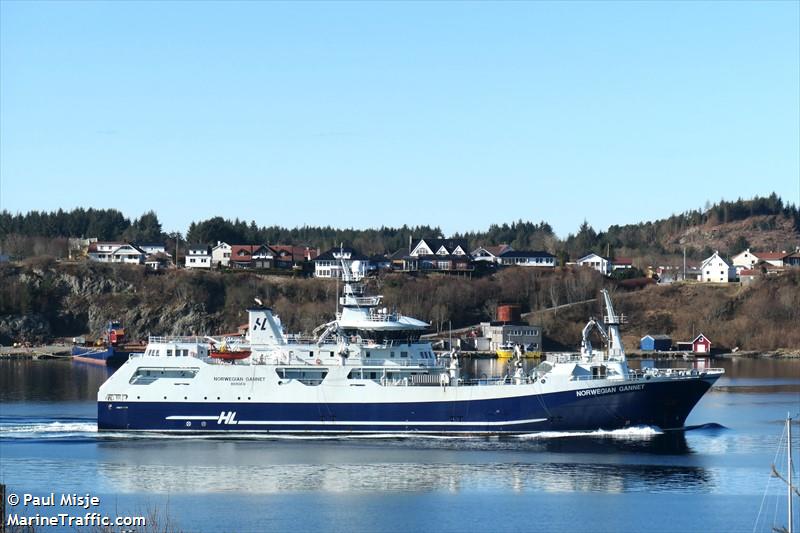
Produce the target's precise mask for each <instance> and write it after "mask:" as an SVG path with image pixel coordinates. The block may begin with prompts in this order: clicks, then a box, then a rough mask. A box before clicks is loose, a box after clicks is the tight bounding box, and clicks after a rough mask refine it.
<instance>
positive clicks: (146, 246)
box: [133, 242, 172, 257]
mask: <svg viewBox="0 0 800 533" xmlns="http://www.w3.org/2000/svg"><path fill="white" fill-rule="evenodd" d="M133 244H134V246H136V247H137V248H138V249H140V250H142V251H143V252H144V253H146V254H147V255H153V254H164V255H166V256H169V257H172V256H171V255H170V254H168V253H167V248H166V246H164V245H163V244H160V243H154V242H145V243H138V242H135V243H133Z"/></svg>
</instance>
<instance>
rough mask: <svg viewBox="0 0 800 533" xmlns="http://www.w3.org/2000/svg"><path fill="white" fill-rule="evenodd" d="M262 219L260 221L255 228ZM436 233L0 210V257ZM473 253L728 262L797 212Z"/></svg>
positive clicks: (702, 219) (783, 209) (776, 239)
mask: <svg viewBox="0 0 800 533" xmlns="http://www.w3.org/2000/svg"><path fill="white" fill-rule="evenodd" d="M262 222H263V221H262ZM439 236H443V235H442V231H441V229H440V228H439V227H430V226H402V227H398V228H391V227H380V228H374V229H349V228H333V227H330V226H325V227H311V226H306V227H300V228H286V227H282V226H279V225H274V224H273V225H267V226H263V225H259V224H258V223H257V222H256V221H250V222H246V221H243V220H239V219H234V220H229V219H225V218H223V217H220V216H216V217H212V218H209V219H207V220H201V221H195V222H192V223H191V224H190V225H189V227H188V228H187V230H186V232H185V233H183V232H177V233H169V234H166V233H164V232H163V231H162V227H161V223H160V221H159V219H158V216H157V215H156V213H153V212H148V213H145V214H143V215H142V216H141V217H139V218H136V219H134V220H130V219H128V218H126V217H125V216H123V214H122V213H120V212H119V211H117V210H114V209H86V210H84V209H75V210H72V211H63V210H59V211H56V212H49V213H47V212H38V211H31V212H29V213H26V214H11V213H9V212H8V211H2V212H0V251H2V252H3V253H5V254H9V255H11V256H13V257H17V258H24V257H31V256H36V255H50V256H54V257H60V256H65V255H66V238H67V237H97V238H99V239H101V240H123V241H139V242H153V241H161V242H165V243H166V244H167V247H168V249H170V250H172V249H174V248H175V244H176V242H175V241H176V240H178V241H179V242H178V244H179V246H181V247H185V245H186V243H206V244H214V243H216V242H217V241H225V242H228V243H231V244H244V243H266V244H294V245H303V246H310V247H312V248H320V249H322V250H326V249H328V248H330V247H333V246H337V245H338V244H339V243H345V244H347V245H349V246H352V247H354V248H356V249H358V250H360V251H361V252H363V253H365V254H368V255H373V254H385V253H393V252H395V251H397V250H398V249H402V248H406V247H407V246H408V244H409V239H411V238H416V239H418V238H421V237H439ZM451 237H456V238H465V239H467V240H468V241H469V245H470V248H471V249H474V248H475V247H477V246H479V245H496V244H504V243H505V244H510V245H512V246H513V247H514V248H516V249H518V250H530V249H534V250H546V251H549V252H550V253H553V254H556V255H557V256H558V257H559V259H560V260H561V262H562V263H564V262H566V261H568V260H575V259H578V258H580V257H581V256H583V255H584V254H586V253H588V252H596V253H600V254H604V255H605V254H608V255H611V256H625V257H633V258H636V259H639V260H640V261H639V262H640V263H656V262H658V261H660V260H662V259H663V258H665V257H670V256H677V255H678V254H682V253H683V250H684V248H685V249H686V252H687V255H688V256H689V257H690V258H694V259H700V258H704V257H707V256H708V255H710V253H711V252H712V251H713V250H719V251H720V252H722V253H723V254H724V255H731V254H734V253H738V252H739V251H741V250H743V249H745V248H747V247H753V248H755V249H760V250H782V249H794V247H795V246H797V245H798V243H800V210H798V208H797V206H795V205H787V204H784V202H783V201H782V200H781V199H780V198H779V197H778V196H776V195H775V194H774V193H773V194H772V195H770V196H768V197H756V198H753V199H749V200H742V199H739V200H736V201H724V200H723V201H720V202H718V203H716V204H714V205H707V206H706V207H705V208H703V209H697V210H691V211H687V212H684V213H680V214H676V215H672V216H670V217H669V218H665V219H661V220H656V221H647V222H641V223H639V224H629V225H624V226H611V227H609V228H608V230H607V231H597V230H595V229H594V228H593V227H592V226H591V224H590V223H589V222H588V221H584V222H583V223H582V224H581V225H580V226H579V228H578V229H577V231H576V232H575V233H573V234H569V235H567V236H566V237H565V238H563V239H561V238H559V237H558V236H557V235H556V234H555V233H554V232H553V228H552V227H551V226H550V224H548V223H547V222H544V221H542V222H538V223H534V222H527V221H523V220H519V221H517V222H512V223H510V224H508V223H504V224H495V225H492V226H490V227H489V228H488V229H487V230H486V231H481V232H468V233H456V234H454V235H451Z"/></svg>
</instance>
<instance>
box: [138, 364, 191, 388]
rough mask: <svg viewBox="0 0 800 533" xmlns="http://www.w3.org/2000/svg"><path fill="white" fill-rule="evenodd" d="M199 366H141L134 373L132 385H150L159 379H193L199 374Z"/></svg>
mask: <svg viewBox="0 0 800 533" xmlns="http://www.w3.org/2000/svg"><path fill="white" fill-rule="evenodd" d="M198 371H199V369H197V368H175V369H166V370H160V369H155V368H139V369H137V370H136V372H134V373H133V376H131V379H130V381H129V383H130V384H131V385H149V384H150V383H153V382H154V381H156V380H159V379H163V378H166V379H192V378H194V377H195V376H196V375H197V372H198Z"/></svg>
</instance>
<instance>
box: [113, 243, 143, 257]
mask: <svg viewBox="0 0 800 533" xmlns="http://www.w3.org/2000/svg"><path fill="white" fill-rule="evenodd" d="M144 253H145V251H144V250H142V249H141V248H139V247H138V246H136V245H133V244H123V245H122V246H120V247H119V248H117V249H116V250H114V251H113V252H111V254H112V255H117V254H120V255H122V254H127V255H131V254H136V255H140V254H144Z"/></svg>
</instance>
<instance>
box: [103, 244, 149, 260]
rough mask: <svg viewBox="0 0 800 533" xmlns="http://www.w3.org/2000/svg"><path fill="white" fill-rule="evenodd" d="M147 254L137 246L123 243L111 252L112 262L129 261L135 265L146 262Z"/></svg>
mask: <svg viewBox="0 0 800 533" xmlns="http://www.w3.org/2000/svg"><path fill="white" fill-rule="evenodd" d="M146 257H147V254H146V253H144V251H143V250H141V249H140V248H137V247H136V246H134V245H132V244H123V245H122V246H120V247H119V248H117V249H116V250H114V251H113V252H111V262H112V263H128V264H133V265H141V264H143V263H144V260H145V258H146Z"/></svg>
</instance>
